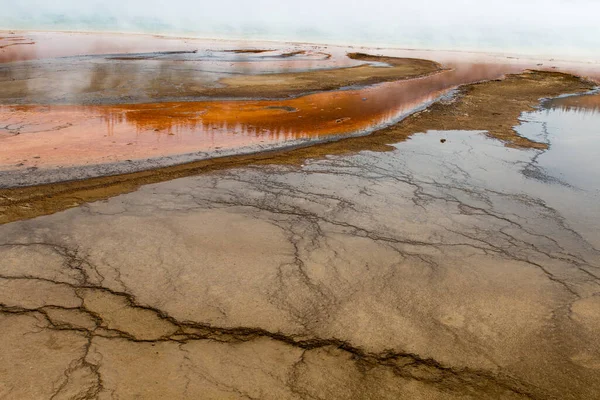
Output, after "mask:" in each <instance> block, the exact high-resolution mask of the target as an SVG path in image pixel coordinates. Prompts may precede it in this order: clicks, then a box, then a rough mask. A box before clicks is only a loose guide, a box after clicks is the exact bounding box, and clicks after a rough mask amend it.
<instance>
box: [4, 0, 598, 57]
mask: <svg viewBox="0 0 600 400" xmlns="http://www.w3.org/2000/svg"><path fill="white" fill-rule="evenodd" d="M0 10H2V11H1V12H0V27H4V28H13V29H17V28H24V29H36V28H37V29H66V30H111V31H146V32H155V33H174V34H181V33H187V34H190V35H198V36H214V37H232V38H239V37H246V38H263V39H275V40H281V39H283V40H299V41H302V40H306V41H318V42H342V43H356V44H381V45H386V44H388V45H394V46H406V47H427V48H457V49H479V50H489V49H491V50H504V51H516V52H525V53H527V52H531V53H536V54H549V55H556V56H565V57H568V56H571V57H579V58H586V59H595V60H599V61H600V54H599V53H600V22H599V20H598V16H599V15H600V0H504V1H497V0H413V1H404V0H343V1H342V0H303V1H302V2H289V1H283V0H279V1H276V0H258V1H254V2H252V1H248V0H213V1H206V0H193V1H192V0H168V1H165V0H161V1H159V0H52V1H49V0H0Z"/></svg>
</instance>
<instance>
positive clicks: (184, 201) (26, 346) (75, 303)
mask: <svg viewBox="0 0 600 400" xmlns="http://www.w3.org/2000/svg"><path fill="white" fill-rule="evenodd" d="M599 119H600V114H594V115H593V116H590V115H589V114H585V113H581V112H580V111H578V110H577V109H575V108H573V109H572V108H567V109H561V108H557V107H555V108H552V107H548V108H544V109H540V110H534V111H531V112H528V113H525V114H522V115H521V120H522V123H521V126H520V127H519V128H518V131H519V133H520V134H521V135H522V136H523V137H528V138H530V139H531V140H537V141H540V142H544V143H545V144H546V146H545V147H543V148H536V147H534V148H522V147H521V148H515V147H514V146H513V147H507V146H505V145H504V143H502V142H501V141H499V140H497V139H495V138H491V137H490V136H489V135H487V134H486V132H485V131H483V130H481V131H456V130H429V131H426V132H423V133H418V134H416V135H413V136H412V137H411V138H410V139H409V140H406V141H403V142H401V143H397V144H394V143H389V144H388V145H387V146H388V148H387V151H373V150H369V151H361V152H358V153H355V154H346V155H336V156H328V157H325V158H321V159H309V160H306V161H305V162H304V163H303V165H302V166H301V167H297V166H293V165H273V164H271V165H254V166H239V167H238V168H230V169H226V170H220V171H213V172H211V173H207V174H203V175H199V176H192V177H185V178H181V179H175V180H171V181H169V182H163V183H157V184H152V185H146V186H144V187H142V188H140V189H139V190H137V191H135V192H132V193H130V194H125V195H121V196H117V197H113V198H111V199H109V200H106V201H99V202H94V203H89V204H85V205H82V206H79V207H76V208H73V209H70V210H67V211H63V212H59V213H55V214H53V215H49V216H44V217H38V218H35V219H31V220H28V221H21V222H14V223H10V224H4V225H2V226H0V237H1V238H2V239H1V240H0V255H1V257H0V260H1V261H0V285H2V290H1V291H0V296H1V298H0V304H1V307H0V319H2V323H1V324H0V329H1V330H2V337H3V341H2V342H1V344H0V346H1V347H2V353H1V354H2V360H3V362H2V363H0V368H1V369H2V375H3V376H5V377H8V379H6V380H4V381H3V386H0V390H2V392H0V393H2V394H3V395H4V396H5V397H7V398H24V397H25V398H28V397H36V398H46V397H51V396H55V398H56V397H59V398H60V397H64V398H73V397H78V396H79V397H83V398H99V399H103V398H111V396H112V397H115V396H118V397H121V398H131V397H136V396H137V397H142V398H148V399H152V398H157V399H158V398H165V397H170V398H195V397H202V398H233V399H235V398H248V397H251V398H264V399H269V398H272V399H282V398H290V399H301V398H330V399H346V398H384V399H385V398H390V399H394V398H398V397H411V398H434V399H452V398H457V399H458V398H463V399H464V398H472V399H520V398H523V399H594V398H595V397H596V395H597V393H598V392H599V391H600V386H599V385H600V379H599V377H600V346H599V343H598V341H597V335H596V333H597V331H598V329H600V320H599V319H598V318H597V316H598V315H599V313H600V301H599V298H600V297H599V294H600V250H599V249H600V236H599V235H598V232H599V231H600V226H598V221H600V218H598V216H600V207H598V204H600V203H599V202H598V200H599V195H600V193H598V191H597V189H598V188H597V179H595V178H597V172H596V175H595V176H592V177H590V179H589V180H581V181H576V180H574V179H572V176H571V175H570V174H569V171H571V170H572V168H573V165H570V163H569V161H568V160H566V159H567V158H568V157H565V156H566V155H568V154H569V153H570V152H572V151H573V150H582V151H583V150H584V148H585V147H588V148H589V147H593V148H594V149H596V151H597V150H598V149H599V145H598V144H597V143H598V141H597V140H593V139H594V136H593V135H594V132H595V130H594V129H595V127H597V126H598V125H597V124H598V121H599ZM561 121H562V124H561ZM575 122H576V123H577V126H578V130H577V131H576V132H573V131H571V130H570V128H571V127H572V126H573V124H574V123H575ZM442 139H444V140H445V141H444V142H443V143H442ZM554 153H556V155H553V154H554ZM584 153H585V151H584ZM588 153H589V152H588ZM555 160H563V161H562V162H558V161H555ZM531 167H535V168H537V169H538V170H539V172H540V173H543V175H544V176H546V179H539V175H538V176H537V177H536V176H532V175H531V174H528V173H526V171H527V170H528V169H529V168H531ZM552 178H554V179H552ZM559 181H560V182H563V183H560V182H559ZM565 183H568V184H565ZM32 364H35V365H36V368H35V369H31V368H30V367H29V366H30V365H32ZM15 365H17V366H22V367H16V368H15Z"/></svg>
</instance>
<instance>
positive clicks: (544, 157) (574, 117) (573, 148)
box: [517, 95, 600, 194]
mask: <svg viewBox="0 0 600 400" xmlns="http://www.w3.org/2000/svg"><path fill="white" fill-rule="evenodd" d="M599 99H600V96H598V95H588V96H571V97H565V98H560V99H555V100H553V101H550V102H548V103H546V104H545V106H544V107H545V108H544V109H543V110H540V111H536V112H531V113H525V114H524V115H523V121H524V123H523V125H522V126H520V127H518V128H517V129H518V131H519V133H520V134H521V135H523V136H526V137H528V138H530V139H534V140H541V141H544V142H546V143H548V144H549V145H550V149H549V150H548V151H542V152H539V153H538V154H537V155H536V156H535V157H534V158H533V160H532V162H531V163H529V164H528V165H526V166H525V168H524V169H523V171H524V172H525V174H526V176H528V177H529V178H533V179H536V180H540V181H543V182H545V183H556V184H562V185H565V186H570V187H573V188H575V189H578V190H583V191H590V192H594V193H597V194H600V107H598V104H600V103H599V102H598V100H599Z"/></svg>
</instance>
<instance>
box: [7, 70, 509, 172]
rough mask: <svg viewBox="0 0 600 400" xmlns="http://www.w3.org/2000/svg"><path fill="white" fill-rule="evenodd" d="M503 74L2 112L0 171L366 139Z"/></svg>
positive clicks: (461, 73)
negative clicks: (245, 97)
mask: <svg viewBox="0 0 600 400" xmlns="http://www.w3.org/2000/svg"><path fill="white" fill-rule="evenodd" d="M510 71H511V68H508V67H506V66H500V65H472V66H469V67H466V66H463V67H460V68H458V69H457V70H454V71H445V72H443V73H440V74H437V75H432V76H428V77H424V78H420V79H413V80H406V81H397V82H390V83H385V84H381V85H377V86H373V87H369V88H364V89H359V90H342V91H332V92H321V93H316V94H312V95H307V96H302V97H299V98H295V99H289V100H284V101H269V100H262V101H219V102H216V101H204V102H169V103H152V104H133V105H98V106H77V105H51V106H39V105H25V106H1V107H0V114H1V115H2V121H3V125H5V126H4V127H0V138H1V139H2V146H0V169H1V170H11V169H23V168H28V167H58V166H75V165H84V164H101V163H109V162H119V161H125V160H133V159H146V158H153V157H162V156H172V155H180V154H188V153H196V152H215V151H217V150H219V151H225V150H227V151H230V152H231V151H236V150H237V149H241V148H248V147H251V146H264V145H271V146H272V145H283V144H285V143H286V142H289V141H294V140H298V139H303V140H313V141H318V140H322V139H327V138H328V137H331V136H337V135H349V134H353V133H359V132H364V131H367V130H369V129H372V128H374V127H376V126H381V125H384V124H386V123H390V122H393V121H394V120H395V119H396V118H398V117H399V116H401V115H403V114H405V113H408V112H410V111H413V110H414V109H416V108H418V107H419V106H422V105H424V104H426V103H427V102H430V101H432V100H434V99H435V98H436V97H438V96H440V95H441V94H443V93H444V92H445V91H447V90H448V89H449V88H452V87H455V86H456V85H459V84H462V83H465V82H472V81H477V80H482V79H490V78H497V77H499V76H501V75H502V74H504V73H506V72H510Z"/></svg>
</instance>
